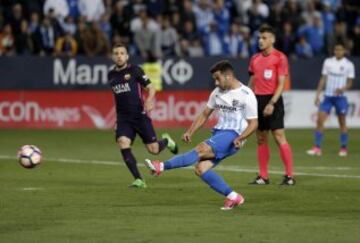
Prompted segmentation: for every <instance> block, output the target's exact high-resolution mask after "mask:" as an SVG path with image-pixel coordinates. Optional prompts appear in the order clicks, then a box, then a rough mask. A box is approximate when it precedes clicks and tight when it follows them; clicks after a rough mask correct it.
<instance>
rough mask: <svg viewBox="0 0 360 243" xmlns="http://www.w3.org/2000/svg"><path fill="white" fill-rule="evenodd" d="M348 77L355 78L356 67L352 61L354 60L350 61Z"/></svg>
mask: <svg viewBox="0 0 360 243" xmlns="http://www.w3.org/2000/svg"><path fill="white" fill-rule="evenodd" d="M347 78H351V79H354V78H355V67H354V63H352V62H349V69H348V73H347Z"/></svg>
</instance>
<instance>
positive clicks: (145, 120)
mask: <svg viewBox="0 0 360 243" xmlns="http://www.w3.org/2000/svg"><path fill="white" fill-rule="evenodd" d="M136 134H139V136H140V137H141V139H142V141H143V143H144V144H150V143H153V142H156V141H157V138H156V133H155V130H154V127H153V125H152V123H151V119H150V118H149V117H148V116H147V115H146V114H142V115H141V116H139V117H136V118H132V119H120V118H118V119H117V122H116V133H115V140H116V141H117V140H118V138H119V137H121V136H125V137H128V138H129V139H130V140H131V143H133V142H134V140H135V137H136Z"/></svg>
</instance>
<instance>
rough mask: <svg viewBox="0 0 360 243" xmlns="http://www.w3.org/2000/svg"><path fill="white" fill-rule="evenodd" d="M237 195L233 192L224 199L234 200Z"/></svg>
mask: <svg viewBox="0 0 360 243" xmlns="http://www.w3.org/2000/svg"><path fill="white" fill-rule="evenodd" d="M237 195H238V194H237V193H236V192H235V191H232V192H230V193H229V194H228V195H227V196H226V197H227V198H229V199H230V200H235V199H236V198H237Z"/></svg>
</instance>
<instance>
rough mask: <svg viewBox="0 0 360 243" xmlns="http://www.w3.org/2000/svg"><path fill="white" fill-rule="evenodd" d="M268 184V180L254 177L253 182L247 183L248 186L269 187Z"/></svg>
mask: <svg viewBox="0 0 360 243" xmlns="http://www.w3.org/2000/svg"><path fill="white" fill-rule="evenodd" d="M269 184H270V180H269V179H265V178H262V177H261V176H258V177H256V178H255V180H254V181H252V182H250V183H249V185H269Z"/></svg>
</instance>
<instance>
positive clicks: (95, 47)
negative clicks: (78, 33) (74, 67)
mask: <svg viewBox="0 0 360 243" xmlns="http://www.w3.org/2000/svg"><path fill="white" fill-rule="evenodd" d="M83 47H84V52H85V55H86V56H89V57H93V56H101V55H102V56H106V55H108V54H109V52H110V46H109V42H108V41H107V39H106V36H105V34H104V33H103V32H102V31H101V29H100V27H99V24H98V23H97V22H96V21H93V22H92V23H91V26H90V28H86V29H85V31H84V42H83Z"/></svg>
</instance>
